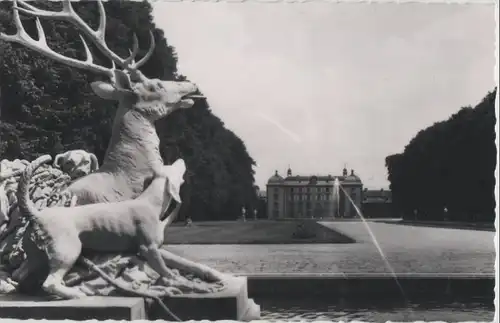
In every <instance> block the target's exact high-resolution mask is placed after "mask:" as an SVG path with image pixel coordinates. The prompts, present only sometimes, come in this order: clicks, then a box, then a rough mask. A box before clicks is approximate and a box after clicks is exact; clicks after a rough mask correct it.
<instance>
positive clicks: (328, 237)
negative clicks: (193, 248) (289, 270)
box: [165, 220, 355, 244]
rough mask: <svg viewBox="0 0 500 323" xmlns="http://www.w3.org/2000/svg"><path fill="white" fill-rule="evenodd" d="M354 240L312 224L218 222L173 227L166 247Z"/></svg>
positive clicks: (167, 234)
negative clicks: (177, 245) (175, 245)
mask: <svg viewBox="0 0 500 323" xmlns="http://www.w3.org/2000/svg"><path fill="white" fill-rule="evenodd" d="M352 242H355V241H354V240H353V239H351V238H349V237H348V236H346V235H343V234H341V233H339V232H336V231H335V230H332V229H328V228H325V227H324V226H321V225H319V224H317V223H316V222H315V221H308V220H305V221H269V220H258V221H251V220H249V221H247V222H241V221H231V222H230V221H221V222H199V223H193V225H192V226H189V227H186V226H183V225H179V224H178V225H173V226H171V227H169V228H167V230H166V231H165V244H291V243H352Z"/></svg>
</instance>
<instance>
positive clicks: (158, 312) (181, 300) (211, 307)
mask: <svg viewBox="0 0 500 323" xmlns="http://www.w3.org/2000/svg"><path fill="white" fill-rule="evenodd" d="M227 284H228V285H227V287H226V288H225V289H224V290H223V291H221V292H218V293H212V294H190V295H189V294H188V295H182V296H174V297H169V298H165V299H164V302H165V304H166V305H167V306H168V308H169V309H170V310H171V311H172V312H173V313H174V314H175V315H177V316H178V317H179V318H180V319H181V320H183V321H186V320H211V321H217V320H237V321H250V320H258V319H260V306H259V305H257V304H255V302H254V301H253V300H252V299H249V298H248V288H247V278H246V277H229V278H228V282H227ZM148 303H149V302H148ZM150 304H151V305H150V306H149V307H148V309H147V312H148V318H149V319H150V320H157V319H160V320H172V318H170V317H166V313H164V312H163V311H162V309H161V308H160V306H159V305H158V304H157V303H156V302H152V303H150Z"/></svg>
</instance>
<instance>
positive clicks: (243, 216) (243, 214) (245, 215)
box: [241, 206, 247, 222]
mask: <svg viewBox="0 0 500 323" xmlns="http://www.w3.org/2000/svg"><path fill="white" fill-rule="evenodd" d="M241 220H242V221H243V222H246V220H247V209H246V208H245V207H244V206H242V207H241Z"/></svg>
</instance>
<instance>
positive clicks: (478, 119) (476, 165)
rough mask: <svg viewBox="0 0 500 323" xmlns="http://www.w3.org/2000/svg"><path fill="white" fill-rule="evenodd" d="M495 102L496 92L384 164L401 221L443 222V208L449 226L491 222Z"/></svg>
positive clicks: (431, 129) (417, 138) (424, 132)
mask: <svg viewBox="0 0 500 323" xmlns="http://www.w3.org/2000/svg"><path fill="white" fill-rule="evenodd" d="M495 97H496V89H495V90H494V91H493V92H490V93H488V94H487V95H486V97H485V98H484V99H483V100H482V101H481V102H480V103H479V104H478V105H477V106H476V107H475V108H472V107H464V108H461V109H460V110H459V111H458V112H457V113H455V114H453V115H452V116H451V117H450V118H449V119H448V120H446V121H442V122H438V123H435V124H434V125H432V126H430V127H428V128H426V129H424V130H422V131H420V132H419V133H418V134H417V135H416V136H415V137H414V138H413V139H412V140H411V141H410V142H409V143H408V145H407V146H406V147H405V149H404V151H403V153H401V154H395V155H391V156H388V157H387V158H386V167H387V170H388V180H389V181H390V183H391V184H390V187H391V190H392V196H393V203H394V204H395V206H396V207H397V208H398V209H399V211H400V212H402V213H403V215H404V216H405V217H409V218H413V217H414V213H413V212H414V211H416V212H417V218H418V219H419V220H443V219H444V212H443V210H444V209H445V208H446V209H447V210H448V214H449V216H450V217H451V218H450V220H455V221H478V220H482V221H493V220H494V217H495V211H494V210H495V197H494V186H495V176H494V171H495V166H496V156H497V151H496V146H495V141H494V140H495V129H494V126H495V122H496V118H495Z"/></svg>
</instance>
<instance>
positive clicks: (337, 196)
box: [333, 177, 340, 218]
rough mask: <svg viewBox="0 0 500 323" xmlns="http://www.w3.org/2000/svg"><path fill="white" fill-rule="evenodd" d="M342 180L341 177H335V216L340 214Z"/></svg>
mask: <svg viewBox="0 0 500 323" xmlns="http://www.w3.org/2000/svg"><path fill="white" fill-rule="evenodd" d="M339 187H340V182H339V178H338V177H335V180H334V181H333V204H334V214H333V217H334V218H335V217H339V216H340V190H339ZM335 209H336V211H337V213H336V214H337V216H335Z"/></svg>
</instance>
